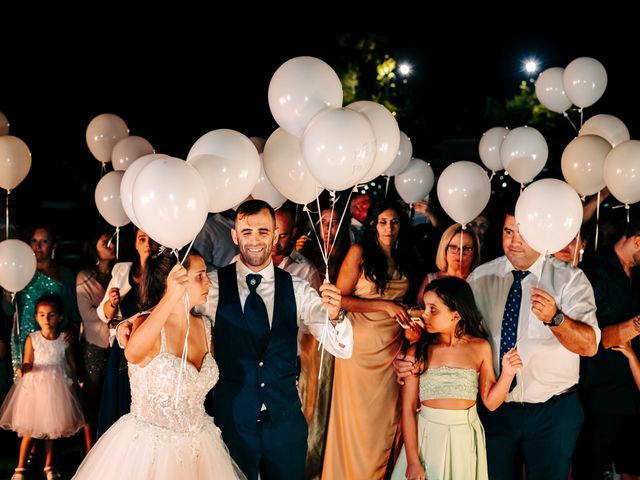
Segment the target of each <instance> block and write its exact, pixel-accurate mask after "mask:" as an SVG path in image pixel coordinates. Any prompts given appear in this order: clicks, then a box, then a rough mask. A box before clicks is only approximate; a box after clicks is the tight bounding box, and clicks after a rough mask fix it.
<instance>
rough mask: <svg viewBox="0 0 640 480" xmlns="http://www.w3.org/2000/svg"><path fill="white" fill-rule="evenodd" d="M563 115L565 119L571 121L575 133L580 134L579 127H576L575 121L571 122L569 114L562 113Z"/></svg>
mask: <svg viewBox="0 0 640 480" xmlns="http://www.w3.org/2000/svg"><path fill="white" fill-rule="evenodd" d="M562 115H564V118H566V119H567V120H568V121H569V123H570V124H571V126H572V127H573V129H574V130H575V132H576V133H578V127H576V124H575V123H573V121H572V120H571V117H569V114H568V113H567V112H562ZM581 123H582V122H581Z"/></svg>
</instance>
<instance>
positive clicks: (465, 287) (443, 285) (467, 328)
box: [416, 277, 489, 361]
mask: <svg viewBox="0 0 640 480" xmlns="http://www.w3.org/2000/svg"><path fill="white" fill-rule="evenodd" d="M426 292H434V293H435V294H436V295H437V296H438V298H440V300H442V303H444V304H445V305H446V306H447V308H448V309H449V310H451V311H452V312H458V314H459V315H460V320H459V321H458V324H457V325H456V331H455V334H454V335H455V337H456V338H460V337H462V336H463V335H465V334H467V335H470V336H472V337H476V338H484V339H487V338H489V335H488V334H487V330H486V329H485V327H484V323H483V321H482V315H481V314H480V311H479V310H478V307H477V305H476V301H475V298H474V297H473V291H472V290H471V287H470V286H469V284H468V283H467V282H466V281H465V280H463V279H461V278H458V277H443V278H438V279H436V280H433V281H431V282H430V283H429V285H427V288H426V289H425V293H426ZM436 338H437V335H436V334H429V333H426V334H425V333H423V335H422V336H421V338H420V340H418V343H417V344H416V360H417V361H422V360H426V358H427V350H428V347H429V345H430V344H431V343H433V342H434V340H435V339H436Z"/></svg>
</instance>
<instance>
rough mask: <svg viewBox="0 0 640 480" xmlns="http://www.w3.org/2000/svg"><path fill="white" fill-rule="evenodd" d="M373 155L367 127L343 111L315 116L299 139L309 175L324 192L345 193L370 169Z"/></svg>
mask: <svg viewBox="0 0 640 480" xmlns="http://www.w3.org/2000/svg"><path fill="white" fill-rule="evenodd" d="M375 152H376V140H375V137H374V134H373V129H372V128H371V123H370V122H369V121H368V120H367V118H366V117H365V116H364V115H362V114H360V113H358V112H354V111H353V110H349V109H347V108H331V109H328V110H325V111H324V112H322V113H320V114H318V115H317V116H316V117H315V118H314V119H313V120H312V121H311V123H310V124H309V127H308V128H307V130H306V131H305V132H304V138H303V139H302V154H303V155H304V159H305V161H306V162H307V166H308V167H309V171H310V172H311V175H313V178H315V179H316V180H318V181H319V182H320V184H321V185H322V186H323V187H324V188H326V189H328V190H345V189H347V188H351V187H353V186H354V185H355V184H356V183H358V181H359V180H360V179H361V178H362V177H363V176H364V175H365V174H366V173H367V172H368V171H369V169H370V168H371V165H372V163H373V158H374V155H375Z"/></svg>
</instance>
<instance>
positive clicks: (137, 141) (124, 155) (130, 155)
mask: <svg viewBox="0 0 640 480" xmlns="http://www.w3.org/2000/svg"><path fill="white" fill-rule="evenodd" d="M152 153H155V150H154V149H153V147H152V146H151V144H150V143H149V141H148V140H147V139H145V138H142V137H138V136H137V135H131V136H130V137H125V138H122V139H120V140H118V143H116V144H115V146H114V147H113V151H112V152H111V163H112V164H113V169H114V170H126V169H127V168H129V165H131V164H132V163H133V162H134V160H137V159H138V158H140V157H142V156H144V155H150V154H152Z"/></svg>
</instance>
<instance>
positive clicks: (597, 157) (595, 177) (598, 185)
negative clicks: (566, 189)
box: [560, 135, 611, 196]
mask: <svg viewBox="0 0 640 480" xmlns="http://www.w3.org/2000/svg"><path fill="white" fill-rule="evenodd" d="M610 150H611V145H610V144H609V142H607V141H606V140H605V139H604V138H602V137H598V136H596V135H583V136H580V137H576V138H574V139H573V140H572V141H571V142H570V143H569V145H567V146H566V147H565V149H564V152H562V160H561V161H560V165H561V167H562V175H563V176H564V179H565V180H566V181H567V183H568V184H569V185H571V186H572V187H573V188H574V189H575V190H576V192H578V193H579V194H580V195H583V196H584V195H593V194H594V193H598V192H599V191H600V190H602V189H603V188H604V160H605V158H607V154H608V153H609V151H610Z"/></svg>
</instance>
